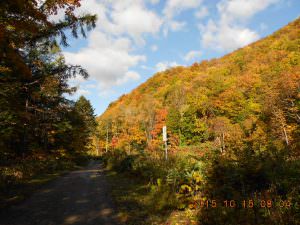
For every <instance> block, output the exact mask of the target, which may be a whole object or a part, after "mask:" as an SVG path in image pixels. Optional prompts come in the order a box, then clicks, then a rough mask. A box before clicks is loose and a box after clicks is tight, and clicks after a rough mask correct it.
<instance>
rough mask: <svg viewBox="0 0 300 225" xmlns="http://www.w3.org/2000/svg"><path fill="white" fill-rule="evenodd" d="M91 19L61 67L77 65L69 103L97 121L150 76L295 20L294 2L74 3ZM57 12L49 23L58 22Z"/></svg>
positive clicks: (299, 10) (298, 12)
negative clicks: (84, 106)
mask: <svg viewBox="0 0 300 225" xmlns="http://www.w3.org/2000/svg"><path fill="white" fill-rule="evenodd" d="M87 12H89V13H92V14H97V16H98V21H97V27H96V28H95V29H94V30H92V31H91V32H89V33H88V36H87V38H86V39H82V38H80V39H73V38H71V37H70V38H69V43H70V47H68V48H63V53H64V55H65V57H66V61H67V63H71V64H79V65H82V66H83V67H84V68H85V69H86V70H87V71H88V72H89V74H90V77H89V79H88V80H83V79H81V78H76V79H74V80H72V81H70V83H71V84H72V85H75V86H77V87H78V92H77V94H76V95H74V96H72V97H71V98H72V99H76V98H78V96H80V95H84V96H85V97H86V98H88V99H89V100H90V101H91V103H92V104H93V107H94V108H95V113H96V114H97V115H100V114H101V113H102V112H104V110H105V109H106V108H107V106H108V104H109V103H110V102H112V101H114V100H116V99H118V97H119V96H121V95H122V94H124V93H129V92H130V91H131V90H132V89H134V88H135V87H137V86H138V85H139V84H141V83H142V82H144V81H146V80H147V79H148V78H149V77H151V76H152V75H153V74H155V73H156V72H158V71H162V70H165V69H166V68H168V67H172V66H176V65H191V64H193V63H194V62H200V61H202V60H204V59H211V58H216V57H220V56H223V55H224V54H226V53H229V52H231V51H233V50H235V49H237V48H240V47H243V46H245V45H247V44H249V43H252V42H253V41H256V40H258V39H260V38H262V37H265V36H267V35H269V34H271V33H273V32H274V31H276V30H277V29H279V28H280V27H282V26H284V25H286V24H288V23H289V22H291V21H293V20H294V19H296V18H297V17H299V16H300V1H299V0H82V6H81V8H79V9H78V10H77V14H84V13H87ZM62 16H63V12H61V13H59V14H58V15H57V17H56V18H54V19H59V18H62Z"/></svg>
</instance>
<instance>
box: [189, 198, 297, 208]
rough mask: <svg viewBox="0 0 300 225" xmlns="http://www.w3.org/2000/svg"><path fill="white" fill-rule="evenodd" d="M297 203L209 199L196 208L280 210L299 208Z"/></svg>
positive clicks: (288, 201) (267, 200) (197, 204)
mask: <svg viewBox="0 0 300 225" xmlns="http://www.w3.org/2000/svg"><path fill="white" fill-rule="evenodd" d="M297 205H298V204H297V203H292V202H291V201H290V200H278V201H274V200H271V199H260V200H255V201H254V200H253V199H245V200H239V201H237V200H232V199H231V200H223V201H217V200H214V199H211V200H209V199H207V200H199V201H196V202H195V203H194V207H195V208H218V207H226V208H244V209H251V208H254V207H259V208H273V207H280V208H291V207H292V206H297Z"/></svg>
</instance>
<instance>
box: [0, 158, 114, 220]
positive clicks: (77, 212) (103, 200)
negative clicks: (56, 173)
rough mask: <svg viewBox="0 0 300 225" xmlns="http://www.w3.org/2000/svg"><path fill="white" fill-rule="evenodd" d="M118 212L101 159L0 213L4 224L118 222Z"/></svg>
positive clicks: (61, 178)
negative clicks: (110, 193) (110, 194)
mask: <svg viewBox="0 0 300 225" xmlns="http://www.w3.org/2000/svg"><path fill="white" fill-rule="evenodd" d="M115 224H119V223H118V221H117V214H116V210H115V207H114V205H113V203H112V200H111V198H110V196H109V186H108V184H107V182H106V180H105V176H104V172H103V169H102V168H101V165H100V164H99V162H95V161H92V162H90V164H89V165H88V166H87V167H86V168H84V169H81V170H78V171H74V172H71V173H69V174H68V175H66V176H63V177H60V178H58V179H56V180H55V181H53V182H50V183H49V184H47V185H45V186H44V187H43V188H42V189H40V190H39V191H38V192H37V193H34V194H33V195H32V196H31V197H30V198H29V199H27V200H26V201H25V202H23V203H22V204H19V205H16V206H13V207H11V208H10V209H7V210H6V211H5V212H2V213H1V214H0V225H115Z"/></svg>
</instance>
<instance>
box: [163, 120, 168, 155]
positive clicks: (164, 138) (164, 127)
mask: <svg viewBox="0 0 300 225" xmlns="http://www.w3.org/2000/svg"><path fill="white" fill-rule="evenodd" d="M163 141H164V142H165V157H166V160H168V143H167V141H168V138H167V126H163Z"/></svg>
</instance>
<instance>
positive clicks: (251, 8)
mask: <svg viewBox="0 0 300 225" xmlns="http://www.w3.org/2000/svg"><path fill="white" fill-rule="evenodd" d="M278 1H279V0H230V1H227V0H222V1H221V2H219V3H218V5H217V8H218V10H219V12H220V13H221V15H222V20H223V22H228V21H232V20H246V19H249V18H251V17H252V16H253V15H254V14H256V13H258V12H260V11H262V10H264V9H266V8H267V7H269V6H270V5H272V4H274V3H277V2H278Z"/></svg>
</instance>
